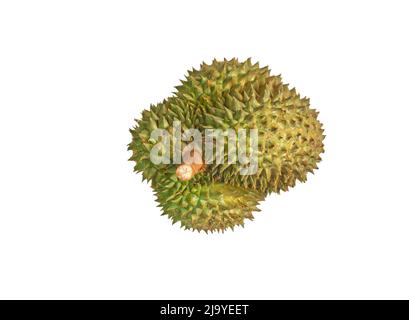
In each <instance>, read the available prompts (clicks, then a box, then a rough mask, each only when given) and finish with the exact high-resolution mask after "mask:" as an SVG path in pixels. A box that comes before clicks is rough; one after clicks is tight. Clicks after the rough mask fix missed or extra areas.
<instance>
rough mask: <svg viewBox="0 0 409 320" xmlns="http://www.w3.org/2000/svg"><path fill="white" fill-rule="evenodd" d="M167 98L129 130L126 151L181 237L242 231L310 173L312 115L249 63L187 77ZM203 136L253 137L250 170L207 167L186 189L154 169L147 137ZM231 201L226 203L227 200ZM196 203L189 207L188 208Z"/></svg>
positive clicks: (169, 170) (316, 155) (171, 172)
mask: <svg viewBox="0 0 409 320" xmlns="http://www.w3.org/2000/svg"><path fill="white" fill-rule="evenodd" d="M176 89H177V91H176V92H175V95H174V96H172V97H170V98H168V99H167V100H164V101H163V102H162V103H159V104H157V105H156V106H151V108H150V110H149V111H147V110H145V111H144V112H143V114H142V119H141V120H137V125H136V126H135V128H133V129H131V133H132V136H133V139H132V142H131V143H130V145H129V149H130V150H132V152H133V155H132V157H131V159H130V160H133V161H136V165H135V171H142V173H143V177H144V178H145V179H147V180H149V181H152V187H153V188H154V190H155V192H156V194H157V198H158V202H159V204H160V206H161V207H162V209H163V212H164V214H167V215H168V216H169V217H170V218H171V219H172V220H173V222H177V221H180V222H181V225H182V226H183V227H185V228H187V229H194V230H199V231H200V230H204V231H206V232H207V231H215V230H224V229H226V228H229V227H231V228H233V227H234V226H235V225H242V224H243V221H244V219H246V218H249V219H251V218H252V215H251V212H252V211H255V210H256V205H257V203H258V202H259V201H261V200H263V199H264V197H265V196H266V195H267V194H269V193H271V192H277V193H279V192H280V191H287V190H288V188H289V187H293V186H294V185H295V183H296V181H297V180H299V181H302V182H304V181H306V179H307V173H308V172H313V170H314V169H316V168H317V163H318V162H319V161H320V160H321V158H320V154H321V153H322V152H323V151H324V146H323V139H324V135H323V129H322V125H321V123H320V122H319V121H318V120H317V115H318V113H317V112H316V111H315V110H314V109H311V108H310V107H309V99H307V98H301V97H300V95H299V94H298V93H297V92H296V91H295V89H289V88H288V85H286V84H283V83H282V81H281V77H280V76H271V75H270V71H269V70H268V68H267V67H264V68H260V67H259V65H258V63H256V64H252V63H251V61H250V59H248V60H246V61H245V62H242V63H240V62H238V60H237V59H233V60H230V61H227V60H224V61H216V60H214V61H213V63H212V64H210V65H207V64H202V66H201V68H200V70H192V71H189V72H188V76H187V77H186V80H184V81H182V84H181V85H180V86H178V87H176ZM175 120H177V121H180V122H181V124H182V130H187V129H190V128H196V129H199V130H204V129H208V128H213V129H222V130H226V129H229V128H233V129H235V130H239V129H258V148H257V155H258V170H257V173H256V174H254V175H247V176H246V175H240V173H239V170H240V168H241V166H240V165H239V164H226V163H225V164H219V165H218V164H209V165H207V166H206V170H205V171H204V172H202V173H200V174H198V175H197V176H195V177H194V179H192V180H190V181H185V182H181V181H179V180H178V179H177V178H176V176H175V170H176V165H173V164H168V165H163V164H161V165H154V164H153V163H152V162H151V161H150V160H149V152H150V150H151V149H152V147H153V145H155V143H157V141H153V140H152V139H150V132H152V130H154V129H156V128H161V129H165V130H168V131H169V132H170V133H171V132H172V126H171V124H172V122H173V121H175ZM233 198H234V199H235V201H232V199H233ZM196 200H197V202H195V201H196Z"/></svg>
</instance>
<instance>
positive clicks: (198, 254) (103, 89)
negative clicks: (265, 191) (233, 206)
mask: <svg viewBox="0 0 409 320" xmlns="http://www.w3.org/2000/svg"><path fill="white" fill-rule="evenodd" d="M407 3H408V2H407V1H299V2H294V1H282V2H275V1H254V0H252V1H209V0H207V1H35V2H34V1H2V2H1V4H0V143H1V149H0V153H1V158H0V164H1V166H0V192H1V193H0V298H39V299H42V298H54V299H59V298H79V299H82V298H96V299H98V298H125V299H128V298H130V299H131V298H146V299H148V298H165V299H166V298H174V299H178V298H191V299H196V298H214V299H219V298H231V299H235V298H262V299H264V298H265V299H273V298H279V299H286V298H296V299H298V298H311V299H317V298H327V299H333V298H342V299H343V298H352V299H356V298H409V256H408V254H409V248H408V246H409V231H408V230H409V216H408V214H409V206H408V196H407V194H408V187H407V186H408V184H407V183H408V178H409V177H408V168H407V165H408V162H409V159H408V158H409V157H408V151H407V147H408V138H409V137H408V133H407V128H408V121H409V118H408V116H409V106H408V89H407V88H408V74H409V63H408V56H409V50H408V49H409V47H408V30H409V22H408V11H409V10H408V9H409V7H408V4H407ZM214 57H216V58H218V59H222V58H224V57H226V58H232V57H238V58H239V59H240V60H244V59H246V58H247V57H252V58H253V61H254V62H255V61H260V63H261V65H263V66H264V65H268V66H269V67H270V68H271V70H272V73H273V74H282V77H283V79H284V81H285V82H286V83H289V84H290V85H291V86H295V87H296V88H297V90H298V91H299V92H300V93H301V94H302V95H307V96H309V97H310V98H311V103H312V105H313V107H314V108H317V109H318V110H319V111H320V120H321V121H322V122H323V123H324V126H325V131H326V135H327V138H326V140H325V146H326V151H325V154H324V156H323V161H322V162H321V164H320V169H319V170H318V171H317V172H316V174H315V175H310V176H309V179H308V181H307V183H305V184H298V185H297V186H296V187H295V188H294V189H291V190H290V191H289V192H287V193H283V194H281V195H271V196H270V197H268V199H267V200H266V201H265V202H263V203H262V205H261V207H260V208H261V209H262V212H260V213H257V214H256V219H255V220H254V221H253V222H248V223H246V225H245V228H244V229H242V228H240V229H237V230H236V231H234V232H231V231H228V232H226V233H225V234H212V235H206V234H204V233H201V234H199V233H197V232H196V233H193V232H190V231H182V230H181V229H180V228H179V226H178V225H174V226H172V224H171V222H170V220H168V219H167V218H166V217H164V216H161V215H160V211H159V209H158V208H157V207H156V202H154V196H153V194H152V191H151V189H150V187H149V186H148V185H147V184H146V183H141V176H140V175H135V174H134V173H133V172H132V169H133V163H131V162H128V161H127V159H128V158H129V156H130V153H129V152H128V151H127V150H126V147H127V144H128V143H129V142H130V138H131V136H130V134H129V132H128V129H129V128H130V127H131V126H132V125H133V119H134V118H137V117H139V116H140V113H141V111H142V110H143V109H145V108H148V107H149V105H150V103H157V102H159V101H161V100H162V99H163V98H166V97H168V96H169V95H170V94H171V92H172V91H173V87H174V86H176V85H178V84H179V82H178V80H179V79H182V78H183V76H184V74H186V70H187V69H190V68H191V67H196V68H197V67H199V65H200V63H201V62H202V61H206V62H210V61H211V60H212V59H213V58H214Z"/></svg>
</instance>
